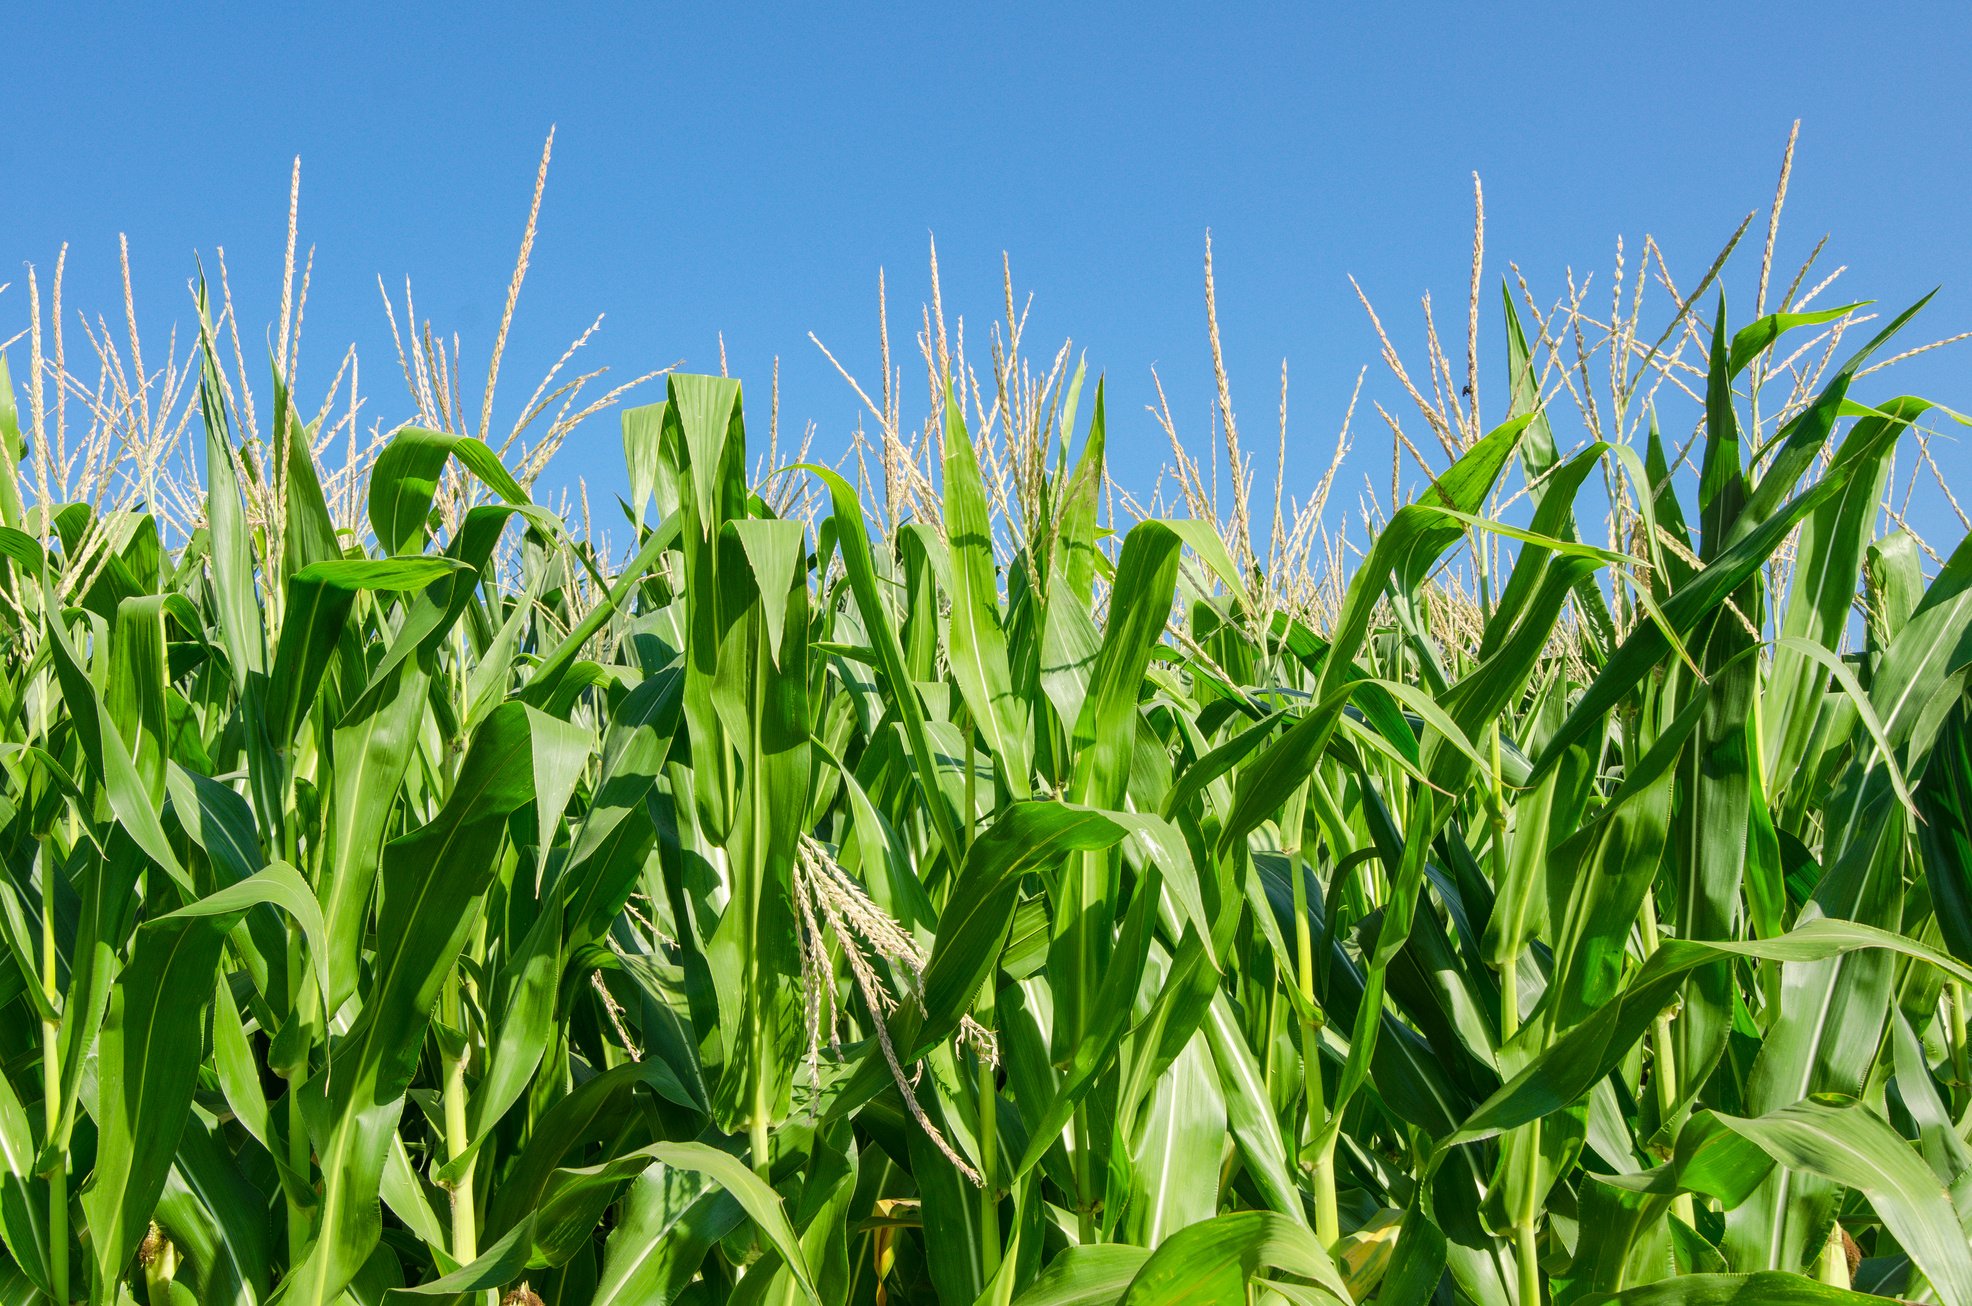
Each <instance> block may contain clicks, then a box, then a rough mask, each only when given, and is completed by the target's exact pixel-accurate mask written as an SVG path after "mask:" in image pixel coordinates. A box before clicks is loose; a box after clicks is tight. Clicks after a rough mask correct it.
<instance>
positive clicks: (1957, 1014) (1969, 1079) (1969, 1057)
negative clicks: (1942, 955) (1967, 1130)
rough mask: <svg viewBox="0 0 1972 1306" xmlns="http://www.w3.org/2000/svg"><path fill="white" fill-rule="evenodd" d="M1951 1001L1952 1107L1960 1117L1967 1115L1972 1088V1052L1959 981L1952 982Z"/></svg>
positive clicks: (1962, 992)
mask: <svg viewBox="0 0 1972 1306" xmlns="http://www.w3.org/2000/svg"><path fill="white" fill-rule="evenodd" d="M1950 1001H1951V1065H1952V1079H1953V1080H1954V1081H1955V1082H1954V1083H1953V1084H1952V1087H1951V1095H1952V1106H1953V1108H1954V1110H1955V1112H1956V1114H1958V1115H1964V1114H1965V1106H1966V1097H1967V1088H1968V1086H1972V1050H1968V1049H1967V1048H1966V1045H1965V1039H1966V1033H1967V1030H1966V1018H1965V985H1964V984H1963V983H1962V982H1961V981H1959V980H1952V981H1951V982H1950Z"/></svg>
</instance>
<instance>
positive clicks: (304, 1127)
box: [287, 925, 309, 1269]
mask: <svg viewBox="0 0 1972 1306" xmlns="http://www.w3.org/2000/svg"><path fill="white" fill-rule="evenodd" d="M301 950H302V940H301V936H300V933H299V932H298V931H297V930H296V929H295V927H294V926H293V925H290V926H289V927H288V1011H289V1012H290V1013H291V1015H290V1019H296V1020H299V1019H301V1018H302V1015H303V1013H302V1011H301V1006H302V1003H303V1002H304V1001H306V1000H307V999H306V998H305V997H304V995H303V987H304V986H303V984H302V976H303V975H304V974H306V973H307V971H306V967H305V966H304V965H303V957H302V951H301ZM307 1065H308V1058H307V1054H305V1053H304V1054H303V1056H302V1063H301V1068H300V1069H298V1070H296V1071H295V1077H294V1079H293V1080H291V1081H290V1082H289V1084H288V1093H287V1102H288V1169H289V1170H290V1171H292V1172H293V1173H294V1176H295V1178H296V1179H298V1180H300V1181H301V1182H303V1183H306V1182H307V1180H308V1169H309V1147H308V1122H307V1121H306V1120H305V1119H303V1118H302V1114H301V1085H302V1081H303V1080H304V1079H305V1078H306V1077H307ZM287 1207H288V1266H289V1268H290V1269H292V1268H293V1267H294V1266H296V1265H298V1264H300V1263H301V1258H302V1256H303V1255H304V1254H305V1253H306V1252H307V1250H308V1234H309V1229H308V1212H307V1209H306V1208H305V1207H303V1206H302V1205H301V1203H300V1202H299V1201H298V1200H297V1199H296V1198H295V1196H294V1194H293V1193H289V1194H288V1197H287Z"/></svg>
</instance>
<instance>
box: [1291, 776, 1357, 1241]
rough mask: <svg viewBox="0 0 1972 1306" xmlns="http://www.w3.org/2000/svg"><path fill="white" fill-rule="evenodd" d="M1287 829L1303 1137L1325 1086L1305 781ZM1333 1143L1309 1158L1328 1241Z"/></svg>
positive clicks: (1316, 1122) (1314, 1126) (1333, 1234)
mask: <svg viewBox="0 0 1972 1306" xmlns="http://www.w3.org/2000/svg"><path fill="white" fill-rule="evenodd" d="M1284 819H1285V820H1286V822H1287V824H1288V825H1289V826H1291V827H1292V828H1291V829H1286V830H1283V831H1282V834H1283V835H1284V836H1285V842H1286V843H1287V845H1288V847H1287V874H1288V878H1289V879H1290V880H1291V881H1292V883H1293V886H1294V982H1295V984H1296V986H1297V987H1298V988H1299V989H1300V991H1301V998H1302V1001H1303V1003H1304V1004H1305V1010H1306V1012H1307V1013H1311V1014H1303V1015H1302V1017H1301V1078H1302V1082H1303V1085H1304V1087H1305V1089H1306V1092H1307V1097H1308V1137H1309V1139H1310V1140H1311V1141H1312V1140H1314V1139H1319V1138H1322V1137H1323V1133H1324V1131H1325V1130H1326V1129H1327V1127H1328V1091H1327V1089H1326V1087H1325V1086H1324V1085H1323V1083H1322V1060H1321V1040H1322V1035H1321V1031H1322V1022H1321V1020H1320V1018H1319V1015H1320V1009H1319V1008H1317V1007H1316V1006H1315V941H1314V929H1313V926H1312V925H1311V924H1310V922H1309V920H1308V883H1307V876H1306V873H1305V868H1304V866H1303V864H1302V860H1301V844H1302V837H1303V831H1304V829H1305V827H1306V825H1307V820H1308V785H1307V784H1306V783H1305V782H1304V783H1303V784H1302V785H1301V787H1300V788H1299V789H1297V790H1295V792H1294V794H1293V795H1292V796H1291V797H1290V798H1289V799H1288V800H1287V810H1286V813H1285V816H1284ZM1334 1160H1335V1144H1334V1141H1333V1140H1332V1139H1331V1140H1328V1141H1326V1142H1324V1143H1323V1144H1322V1146H1321V1150H1320V1151H1319V1152H1318V1153H1317V1155H1316V1158H1315V1164H1314V1180H1315V1237H1316V1238H1318V1239H1320V1240H1321V1244H1322V1246H1324V1247H1333V1246H1335V1244H1336V1242H1337V1241H1338V1240H1339V1239H1340V1238H1341V1237H1342V1222H1341V1216H1340V1214H1339V1211H1338V1208H1337V1205H1336V1200H1335V1165H1334Z"/></svg>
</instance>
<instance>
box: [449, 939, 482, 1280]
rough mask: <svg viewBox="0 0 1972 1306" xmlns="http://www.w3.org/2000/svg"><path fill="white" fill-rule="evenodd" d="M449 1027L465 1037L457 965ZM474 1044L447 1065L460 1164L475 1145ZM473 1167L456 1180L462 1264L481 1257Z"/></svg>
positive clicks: (455, 1254) (452, 1141)
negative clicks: (470, 1071)
mask: <svg viewBox="0 0 1972 1306" xmlns="http://www.w3.org/2000/svg"><path fill="white" fill-rule="evenodd" d="M440 1002H441V1004H442V1011H443V1015H442V1018H443V1019H444V1021H445V1023H446V1024H447V1025H450V1026H451V1027H452V1028H453V1029H455V1030H458V1031H459V1034H460V1037H461V1039H463V1038H464V1035H465V1020H464V1007H463V1005H462V1004H461V1003H460V1001H459V971H458V968H457V967H456V966H455V967H453V969H452V973H451V974H450V975H448V976H446V977H445V989H444V992H443V995H442V997H441V998H440ZM471 1055H472V1045H471V1043H470V1042H466V1043H464V1044H463V1046H461V1047H460V1049H459V1054H458V1055H457V1056H455V1057H450V1058H448V1059H447V1061H446V1064H445V1149H446V1160H448V1161H457V1160H458V1159H459V1158H460V1157H462V1156H464V1155H465V1152H466V1148H467V1147H468V1146H470V1145H471V1143H472V1131H471V1127H470V1126H469V1125H468V1124H467V1123H466V1061H467V1059H468V1058H470V1057H471ZM473 1169H474V1167H473V1165H472V1164H471V1163H470V1162H469V1163H467V1165H466V1166H465V1168H464V1169H463V1170H462V1171H461V1172H460V1173H459V1174H458V1175H457V1176H455V1177H454V1179H453V1180H452V1259H454V1260H456V1261H457V1262H459V1264H461V1265H466V1264H469V1263H470V1262H472V1261H474V1260H476V1259H478V1257H479V1213H478V1211H477V1210H475V1209H474V1201H473Z"/></svg>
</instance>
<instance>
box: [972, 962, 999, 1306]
mask: <svg viewBox="0 0 1972 1306" xmlns="http://www.w3.org/2000/svg"><path fill="white" fill-rule="evenodd" d="M975 1019H977V1020H978V1021H979V1023H980V1025H981V1026H983V1027H984V1028H986V1029H987V1030H991V1029H992V1028H993V981H992V980H990V979H989V980H987V982H986V993H985V995H984V996H983V997H982V998H981V999H980V1002H979V1006H978V1011H977V1014H976V1016H975ZM994 1074H995V1072H994V1067H993V1063H992V1062H991V1061H988V1060H987V1059H986V1057H985V1056H983V1055H981V1056H980V1057H979V1239H980V1242H979V1248H980V1270H981V1276H980V1277H981V1282H984V1283H991V1282H992V1281H993V1276H994V1275H996V1274H998V1273H999V1272H1000V1194H999V1188H998V1184H999V1170H1000V1166H999V1148H1000V1121H999V1111H1000V1098H999V1085H998V1084H997V1083H996V1082H995V1079H994Z"/></svg>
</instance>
